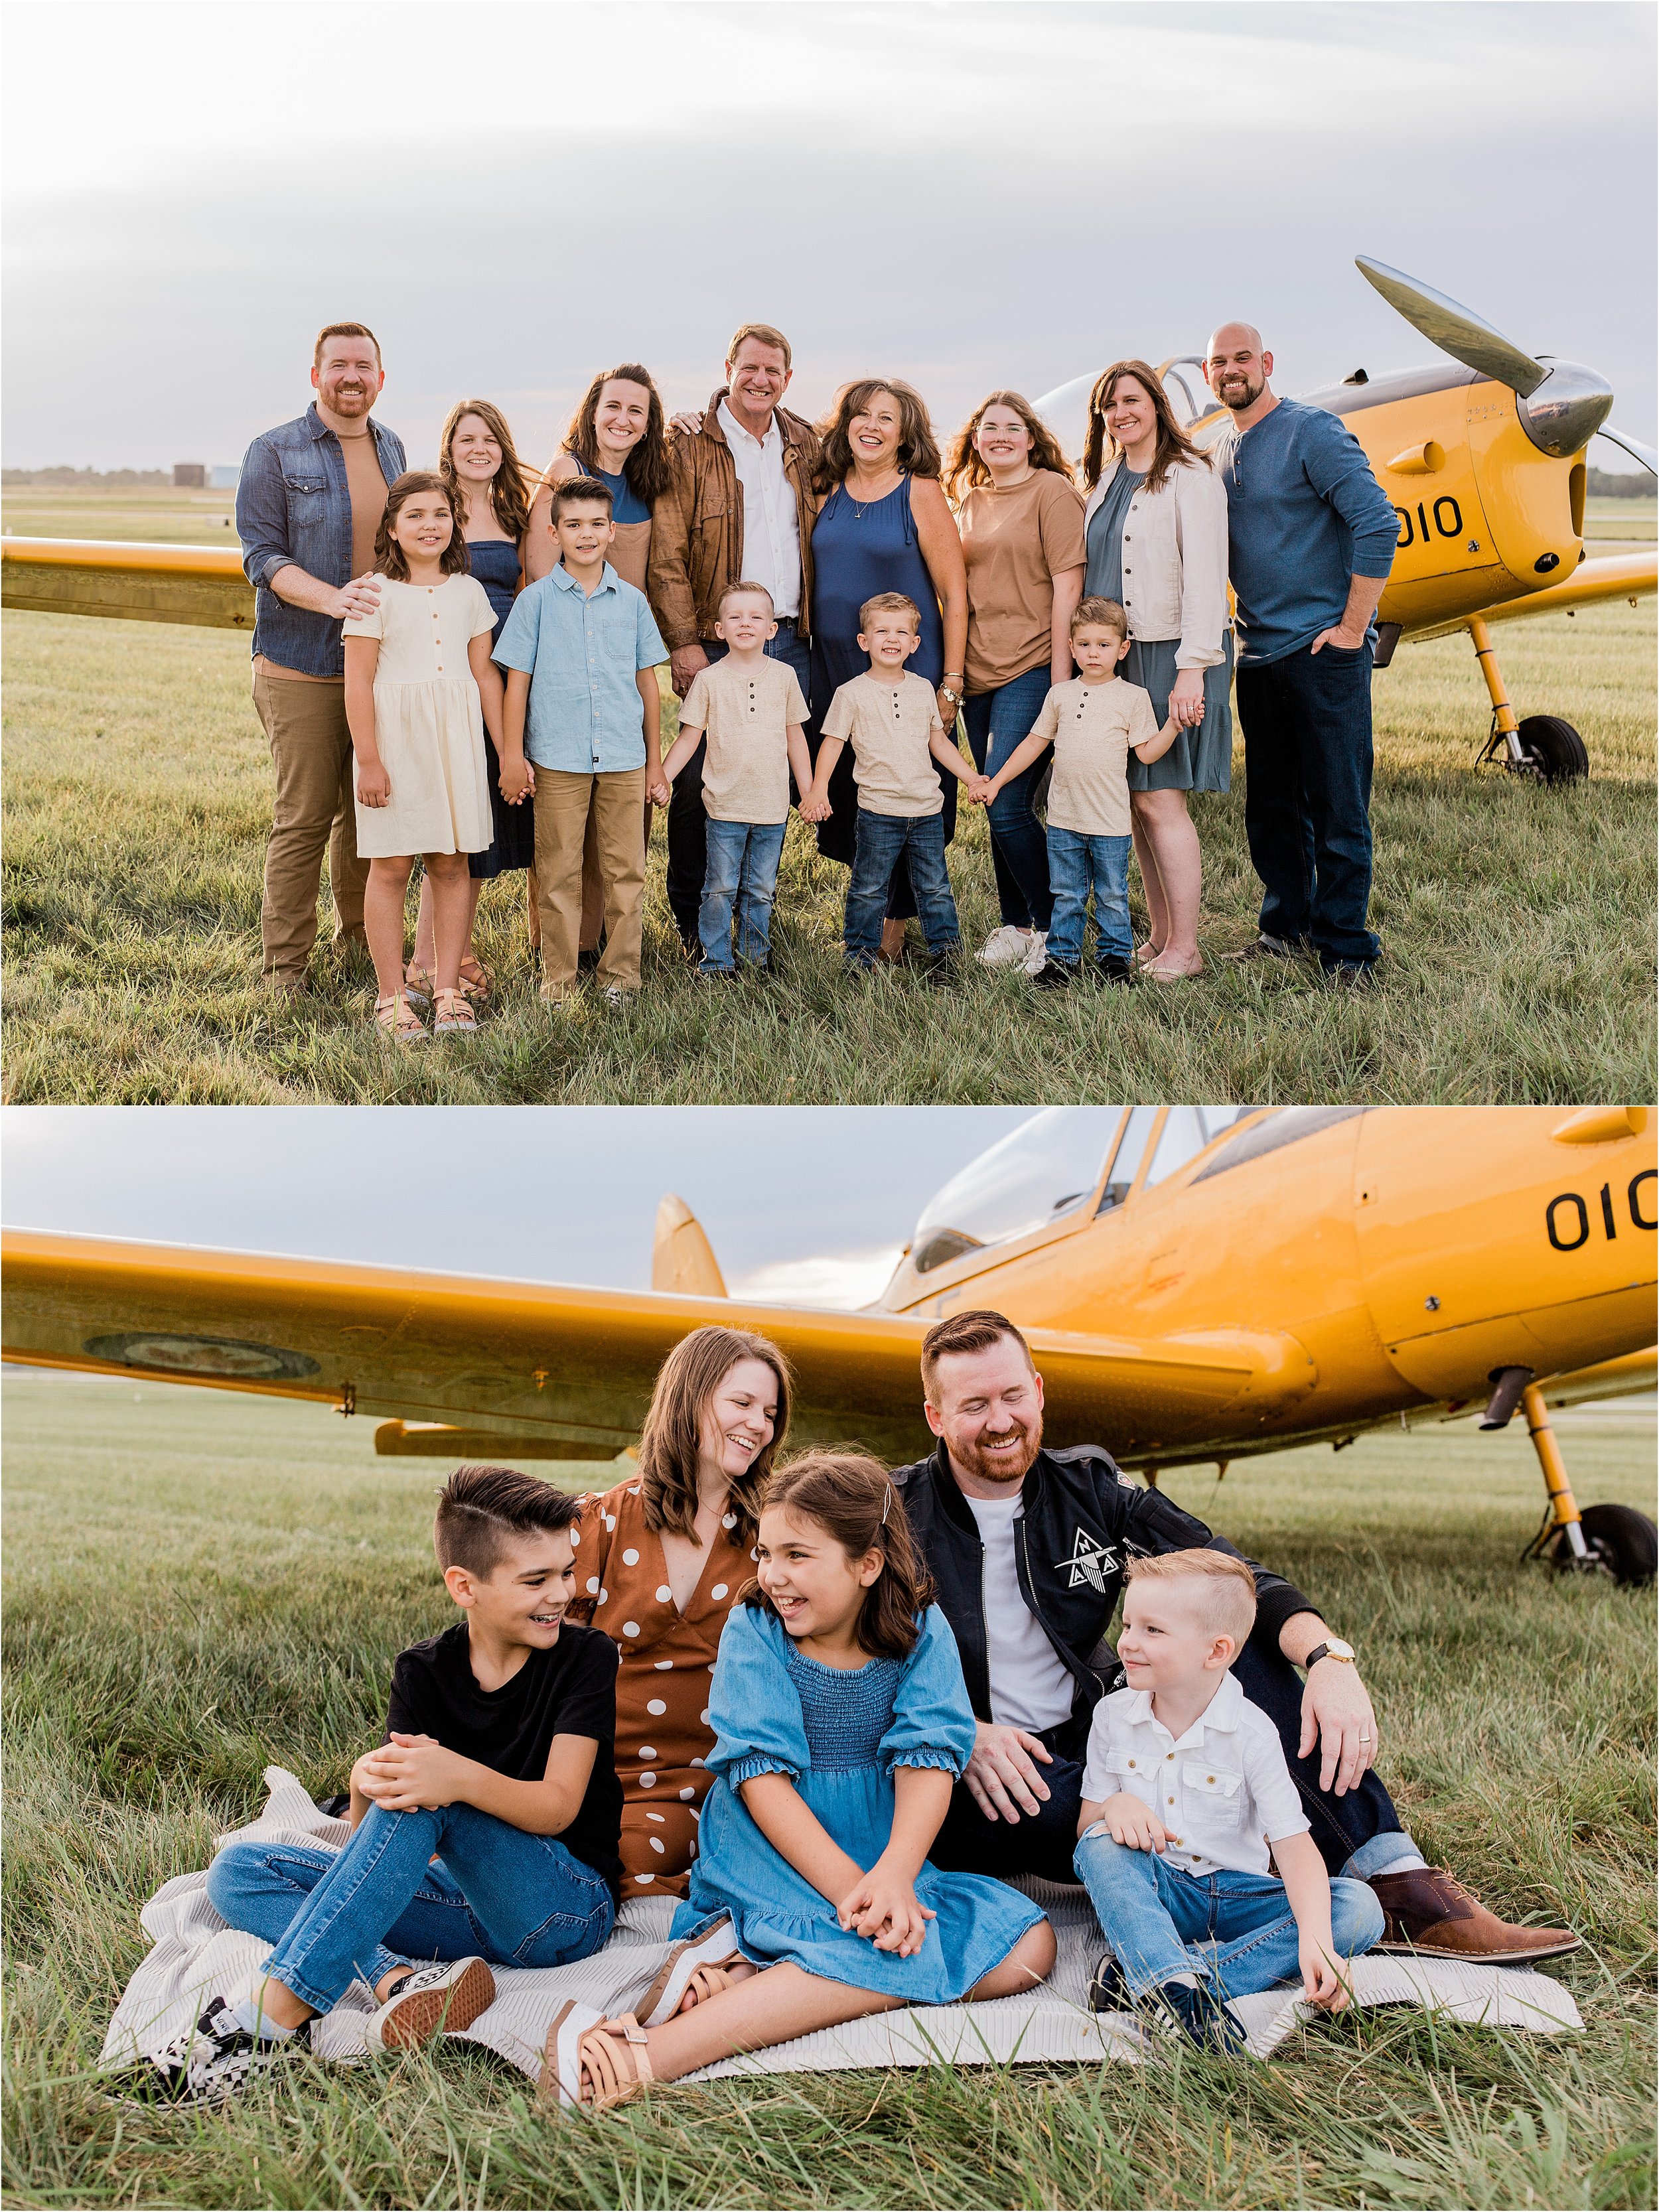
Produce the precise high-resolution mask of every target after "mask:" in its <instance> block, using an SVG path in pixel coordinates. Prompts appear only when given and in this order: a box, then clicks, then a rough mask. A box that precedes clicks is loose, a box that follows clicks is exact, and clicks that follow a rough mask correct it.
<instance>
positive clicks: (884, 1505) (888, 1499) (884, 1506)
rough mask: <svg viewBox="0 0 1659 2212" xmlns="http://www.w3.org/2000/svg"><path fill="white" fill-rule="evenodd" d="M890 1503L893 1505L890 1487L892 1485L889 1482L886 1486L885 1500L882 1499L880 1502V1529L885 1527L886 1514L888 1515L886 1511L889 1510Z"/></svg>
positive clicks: (891, 1487) (891, 1488)
mask: <svg viewBox="0 0 1659 2212" xmlns="http://www.w3.org/2000/svg"><path fill="white" fill-rule="evenodd" d="M892 1503H893V1486H892V1484H891V1483H889V1484H888V1486H887V1495H886V1497H885V1498H883V1499H882V1501H881V1525H882V1527H883V1528H885V1527H886V1526H887V1513H888V1509H889V1508H890V1505H891V1504H892Z"/></svg>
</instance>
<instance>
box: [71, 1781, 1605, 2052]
mask: <svg viewBox="0 0 1659 2212" xmlns="http://www.w3.org/2000/svg"><path fill="white" fill-rule="evenodd" d="M265 1781H266V1784H267V1785H268V1786H269V1788H270V1799H269V1801H268V1802H267V1803H266V1806H265V1809H264V1813H263V1814H261V1815H260V1817H259V1818H258V1820H255V1821H254V1822H252V1824H251V1826H247V1827H246V1828H239V1829H237V1830H235V1831H234V1838H249V1839H257V1840H258V1841H261V1842H280V1841H289V1842H293V1843H305V1844H332V1845H336V1846H337V1845H339V1844H343V1842H344V1841H345V1838H346V1827H345V1823H344V1822H343V1820H330V1819H329V1818H328V1817H327V1816H326V1814H323V1813H320V1812H319V1810H318V1808H317V1807H316V1806H315V1805H314V1804H313V1802H312V1801H311V1799H310V1797H309V1796H307V1793H306V1791H305V1790H304V1789H303V1788H302V1787H301V1784H300V1783H299V1782H297V1781H296V1780H295V1778H294V1776H293V1775H291V1774H289V1772H288V1771H286V1770H285V1769H284V1768H283V1767H280V1766H269V1767H267V1768H266V1769H265ZM221 1840H222V1841H223V1842H228V1841H231V1840H233V1838H232V1837H225V1838H221ZM205 1880H206V1877H205V1875H201V1874H185V1875H176V1876H175V1877H174V1878H173V1881H169V1882H167V1883H165V1884H164V1885H163V1886H162V1887H161V1888H160V1889H159V1890H157V1892H156V1893H155V1896H154V1897H152V1898H151V1899H150V1900H149V1904H148V1905H145V1907H144V1909H143V1912H142V1913H141V1914H140V1916H139V1918H140V1923H141V1925H142V1926H143V1929H144V1932H145V1934H146V1935H147V1936H150V1937H151V1938H152V1939H153V1942H154V1946H155V1948H153V1949H152V1950H151V1951H150V1953H149V1955H148V1957H147V1958H146V1959H145V1960H144V1961H143V1964H142V1966H140V1967H139V1968H138V1971H137V1973H136V1974H134V1976H133V1978H132V1979H131V1982H130V1983H129V1984H127V1988H126V1990H125V1994H124V1995H123V1996H122V1998H121V2002H120V2003H119V2004H118V2006H117V2007H116V2008H115V2017H114V2019H113V2020H112V2021H111V2022H110V2026H109V2033H108V2034H107V2035H106V2037H105V2039H104V2049H103V2054H102V2060H101V2063H102V2064H104V2065H105V2066H109V2067H114V2066H125V2065H131V2063H133V2061H134V2060H135V2059H136V2058H138V2057H153V2056H154V2055H155V2053H156V2052H157V2051H160V2050H161V2049H162V2048H163V2046H164V2045H167V2043H169V2042H170V2041H171V2040H172V2039H173V2037H174V2036H175V2035H178V2034H179V2033H182V2032H183V2030H184V2029H185V2028H186V2027H189V2026H190V2025H191V2022H192V2021H194V2020H195V2019H196V2018H197V2015H199V2014H200V2013H201V2012H202V2010H203V2009H204V2006H205V2005H206V2003H207V2002H208V2000H209V1999H210V1997H212V1996H221V1995H222V1996H232V1997H234V1996H240V1995H241V1994H242V1992H243V1990H245V1989H246V1985H247V1982H248V1978H249V1977H250V1976H251V1975H252V1973H253V1972H254V1971H255V1969H256V1968H257V1967H258V1966H259V1964H260V1962H261V1960H263V1959H264V1957H265V1955H266V1954H267V1951H268V1948H269V1946H268V1945H266V1944H265V1943H264V1942H261V1940H260V1939H259V1938H258V1936H245V1935H243V1934H241V1933H240V1931H239V1930H238V1929H234V1928H227V1927H226V1925H225V1923H224V1922H223V1921H222V1919H221V1918H220V1917H219V1916H218V1914H217V1913H216V1911H214V1909H213V1907H212V1905H210V1904H209V1902H208V1899H207V1893H206V1888H205V1886H204V1885H205ZM1022 1887H1025V1888H1028V1889H1029V1890H1030V1893H1031V1895H1032V1896H1033V1897H1034V1898H1035V1899H1036V1901H1037V1902H1038V1903H1039V1904H1040V1905H1042V1907H1043V1909H1044V1911H1047V1913H1048V1916H1049V1917H1050V1919H1051V1920H1052V1921H1053V1923H1054V1932H1055V1934H1056V1936H1058V1938H1059V1942H1060V1958H1059V1962H1058V1964H1057V1965H1056V1966H1055V1968H1054V1972H1053V1974H1052V1975H1051V1976H1050V1977H1049V1978H1048V1981H1047V1982H1046V1983H1045V1984H1043V1986H1042V1989H1040V1990H1036V1992H1034V1994H1033V1995H1031V1996H1018V1997H998V1998H995V1999H994V2000H993V2001H992V2002H989V2003H987V2004H975V2005H941V2006H938V2007H931V2008H917V2009H915V2010H913V2011H908V2012H890V2013H878V2014H877V2015H874V2016H873V2017H872V2018H871V2019H869V2020H861V2021H853V2022H851V2023H850V2024H849V2025H848V2026H847V2027H836V2028H826V2029H824V2030H823V2031H822V2032H821V2033H818V2034H817V2035H805V2036H802V2037H801V2038H800V2039H799V2041H797V2042H794V2043H784V2044H778V2045H774V2046H773V2047H772V2048H771V2049H770V2050H767V2051H758V2052H756V2053H753V2054H751V2055H750V2056H749V2057H744V2058H728V2059H725V2060H723V2061H722V2062H721V2063H720V2064H719V2065H718V2066H711V2067H709V2068H708V2069H706V2071H705V2072H703V2073H702V2074H696V2075H690V2077H689V2078H690V2080H692V2081H710V2080H713V2079H714V2078H715V2077H716V2076H718V2075H725V2074H743V2073H750V2074H786V2073H813V2072H827V2071H829V2070H831V2069H837V2068H842V2067H886V2066H925V2065H927V2064H929V2063H932V2062H933V2061H934V2060H939V2059H943V2060H953V2061H954V2062H955V2063H957V2064H958V2065H986V2064H1006V2063H1008V2062H1009V2061H1011V2060H1013V2061H1020V2062H1024V2063H1042V2062H1048V2063H1052V2062H1054V2061H1055V2060H1060V2059H1073V2060H1085V2061H1090V2060H1092V2061H1096V2062H1098V2061H1099V2060H1101V2059H1103V2058H1114V2059H1120V2060H1124V2061H1127V2062H1129V2063H1134V2062H1135V2061H1137V2060H1138V2059H1139V2057H1141V2056H1142V2048H1141V2041H1140V2033H1139V2028H1138V2027H1137V2026H1136V2024H1135V2022H1134V2021H1133V2019H1131V2018H1129V2017H1127V2015H1121V2014H1108V2015H1101V2016H1098V2017H1097V2015H1094V2014H1092V2013H1091V2012H1090V2011H1089V2010H1088V2008H1087V2006H1086V2004H1085V1995H1086V1992H1087V1990H1088V1986H1089V1977H1090V1974H1091V1971H1092V1969H1093V1965H1094V1960H1095V1958H1096V1956H1097V1954H1098V1952H1099V1950H1100V1948H1101V1938H1100V1930H1099V1929H1098V1928H1097V1925H1096V1923H1095V1917H1094V1914H1093V1912H1092V1911H1091V1910H1090V1906H1089V1901H1088V1899H1087V1897H1086V1896H1085V1893H1084V1892H1083V1891H1081V1890H1078V1889H1060V1888H1056V1887H1053V1886H1051V1885H1050V1884H1048V1883H1047V1882H1041V1881H1033V1882H1030V1883H1027V1884H1023V1885H1022ZM672 1913H673V1900H672V1899H670V1898H653V1899H648V1900H647V1899H637V1898H630V1899H629V1900H628V1902H627V1903H626V1904H624V1905H623V1909H622V1912H621V1914H620V1916H619V1917H618V1919H617V1928H616V1932H615V1933H614V1935H613V1936H611V1941H610V1942H608V1943H607V1944H606V1945H605V1948H604V1949H603V1950H602V1951H600V1952H598V1953H597V1954H595V1955H594V1956H593V1957H592V1958H591V1959H588V1960H584V1961H583V1963H582V1964H581V1965H580V1966H546V1967H540V1968H537V1969H534V1970H524V1971H520V1970H517V1969H513V1968H510V1967H501V1966H498V1967H496V1968H495V1988H496V1997H495V2003H494V2004H492V2005H491V2006H490V2008H489V2010H488V2011H487V2012H485V2013H483V2014H481V2015H480V2016H479V2017H478V2019H477V2021H474V2022H473V2024H472V2026H471V2027H470V2028H468V2029H467V2030H466V2032H465V2034H466V2040H467V2041H469V2042H471V2043H482V2044H485V2045H488V2046H489V2049H490V2050H492V2051H498V2052H499V2053H500V2055H501V2057H503V2058H506V2059H507V2060H509V2061H510V2062H511V2063H513V2065H514V2066H517V2067H519V2068H520V2069H522V2071H523V2072H525V2073H526V2074H528V2075H530V2076H531V2078H532V2081H533V2080H535V2079H536V2078H537V2077H538V2075H540V2072H541V2054H542V2042H543V2038H544V2034H545V2033H546V2027H547V2023H548V2021H549V2020H550V2018H551V2016H552V2015H553V2013H554V2011H555V2010H556V2008H557V2007H558V2006H559V2005H560V2004H561V2003H562V2002H563V2001H564V2000H565V1999H566V1998H567V1997H575V1998H577V1999H579V2000H580V2002H583V2003H585V2004H592V2005H597V2006H599V2008H601V2009H602V2010H604V2011H605V2012H617V2011H621V2010H623V2009H625V2008H627V2007H628V2006H629V2005H630V2004H631V2003H632V2002H634V2001H635V1999H636V1998H637V1997H638V1996H640V1994H641V1991H642V1990H644V1989H645V1987H646V1985H647V1983H648V1982H649V1981H650V1979H651V1978H652V1976H653V1974H654V1973H655V1972H656V1971H657V1969H658V1967H659V1966H660V1965H661V1964H662V1961H663V1959H664V1958H665V1955H666V1953H667V1949H668V1923H669V1921H670V1919H671V1917H672ZM1353 1988H1354V1997H1355V2000H1356V2002H1358V2003H1360V2004H1365V2005H1375V2004H1415V2005H1422V2006H1425V2007H1426V2008H1431V2009H1437V2010H1439V2011H1441V2012H1443V2013H1444V2014H1445V2015H1448V2016H1449V2018H1451V2019H1454V2020H1461V2021H1477V2022H1482V2023H1484V2024H1485V2025H1486V2026H1487V2027H1522V2028H1528V2029H1531V2030H1532V2031H1534V2033H1539V2034H1545V2035H1549V2034H1556V2033H1559V2032H1560V2031H1561V2030H1562V2029H1564V2028H1571V2027H1579V2026H1580V2025H1581V2022H1580V2020H1579V2016H1578V2008H1577V2005H1576V2004H1575V2003H1574V2002H1573V2000H1572V1995H1571V1991H1570V1990H1566V1989H1565V1988H1564V1987H1563V1986H1562V1985H1561V1984H1560V1983H1559V1982H1553V1981H1551V1980H1550V1979H1549V1978H1547V1976H1546V1975H1543V1974H1537V1973H1529V1972H1523V1971H1519V1970H1516V1969H1515V1968H1511V1967H1504V1966H1461V1965H1457V1964H1455V1963H1453V1962H1452V1961H1450V1960H1431V1959H1420V1960H1419V1959H1398V1958H1370V1959H1358V1960H1355V1961H1354V1968H1353ZM373 2007H374V2000H373V1997H372V1996H371V1995H370V1993H369V1991H368V1989H367V1988H366V1987H365V1986H364V1985H363V1984H362V1983H361V1982H358V1983H354V1984H353V1985H352V1987H351V1988H350V1989H349V1990H347V1991H346V1993H345V1995H344V1996H343V1997H342V1999H341V2000H340V2002H339V2003H338V2004H337V2005H336V2006H335V2008H334V2009H333V2011H332V2012H331V2013H330V2014H328V2015H327V2016H326V2017H325V2019H323V2020H321V2021H318V2022H317V2023H316V2024H315V2025H314V2027H313V2030H312V2048H313V2051H317V2052H318V2053H319V2055H321V2056H322V2057H327V2058H335V2059H340V2060H343V2061H348V2062H349V2061H350V2060H352V2059H354V2058H357V2057H361V2056H362V2052H363V2039H362V2031H363V2026H364V2023H365V2021H367V2020H368V2016H369V2014H370V2012H371V2011H372V2009H373ZM1235 2010H1236V2011H1237V2013H1238V2014H1239V2015H1240V2017H1241V2018H1242V2019H1243V2021H1244V2023H1245V2026H1246V2027H1247V2029H1248V2031H1249V2044H1250V2048H1251V2050H1252V2051H1254V2052H1255V2054H1256V2056H1257V2057H1261V2058H1265V2057H1267V2054H1268V2053H1269V2052H1270V2051H1272V2050H1273V2046H1274V2045H1276V2044H1278V2043H1279V2042H1280V2041H1281V2040H1282V2039H1283V2038H1284V2037H1285V2036H1286V2035H1287V2034H1288V2033H1290V2031H1291V2028H1292V2027H1294V2026H1295V2024H1296V2022H1297V2020H1298V2018H1305V2017H1307V2016H1308V2015H1307V2011H1306V2008H1304V2006H1302V2005H1301V2003H1300V2002H1299V2001H1298V1999H1297V1993H1296V1990H1295V1989H1294V1988H1286V1989H1282V1990H1268V1991H1267V1992H1266V1993H1265V1994H1264V1995H1262V1996H1255V1997H1245V1998H1243V1999H1241V2000H1240V2001H1239V2002H1238V2003H1237V2005H1236V2007H1235Z"/></svg>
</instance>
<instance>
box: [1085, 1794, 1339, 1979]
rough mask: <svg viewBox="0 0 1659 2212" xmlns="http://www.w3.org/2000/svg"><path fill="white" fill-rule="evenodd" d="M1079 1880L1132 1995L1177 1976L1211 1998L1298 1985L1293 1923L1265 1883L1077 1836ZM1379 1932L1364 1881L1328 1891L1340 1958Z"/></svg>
mask: <svg viewBox="0 0 1659 2212" xmlns="http://www.w3.org/2000/svg"><path fill="white" fill-rule="evenodd" d="M1073 1864H1074V1865H1075V1867H1076V1869H1077V1871H1078V1875H1079V1879H1080V1880H1081V1881H1083V1882H1085V1884H1086V1885H1087V1887H1088V1891H1089V1895H1090V1898H1091V1900H1092V1902H1093V1905H1094V1908H1095V1911H1096V1914H1097V1917H1098V1918H1099V1921H1100V1925H1101V1929H1102V1932H1103V1934H1104V1936H1105V1938H1106V1941H1107V1943H1108V1944H1109V1947H1110V1948H1111V1953H1112V1956H1113V1957H1114V1958H1115V1960H1117V1963H1118V1965H1119V1966H1121V1968H1122V1970H1123V1978H1124V1980H1125V1981H1126V1982H1127V1984H1128V1985H1129V1988H1130V1990H1131V1991H1132V1993H1133V1995H1134V1996H1143V1995H1144V1994H1145V1993H1146V1990H1149V1989H1152V1988H1154V1987H1156V1986H1157V1985H1158V1984H1159V1983H1161V1982H1167V1981H1170V1980H1172V1979H1173V1978H1174V1977H1175V1976H1176V1974H1191V1973H1197V1974H1200V1975H1203V1976H1204V1977H1205V1978H1206V1979H1207V1980H1208V1981H1209V1983H1210V1985H1211V1988H1212V1990H1213V1991H1214V1993H1215V1995H1216V1996H1218V1997H1222V1998H1224V1999H1225V1998H1227V1997H1248V1996H1254V1995H1255V1992H1256V1991H1257V1990H1271V1989H1274V1988H1276V1987H1277V1986H1278V1984H1279V1983H1280V1982H1292V1981H1297V1980H1299V1979H1300V1978H1301V1973H1302V1968H1301V1966H1300V1964H1299V1962H1298V1960H1297V1929H1296V1916H1295V1914H1294V1913H1293V1912H1292V1911H1291V1901H1290V1899H1289V1898H1288V1897H1287V1896H1286V1895H1285V1885H1284V1883H1283V1882H1282V1881H1274V1880H1273V1876H1272V1875H1268V1874H1237V1873H1235V1872H1233V1871H1232V1869H1231V1868H1225V1867H1224V1868H1222V1869H1219V1870H1218V1872H1217V1873H1215V1874H1187V1873H1184V1872H1183V1871H1182V1869H1180V1868H1179V1867H1172V1866H1167V1865H1166V1864H1165V1863H1164V1860H1163V1859H1162V1858H1161V1857H1159V1855H1158V1852H1156V1851H1136V1850H1129V1849H1128V1848H1127V1845H1125V1844H1115V1843H1114V1842H1113V1841H1112V1838H1110V1837H1109V1836H1097V1835H1090V1836H1085V1837H1084V1838H1083V1840H1082V1841H1081V1842H1080V1843H1079V1845H1078V1847H1077V1856H1076V1857H1075V1859H1074V1860H1073ZM1382 1933H1383V1907H1382V1906H1381V1905H1379V1904H1378V1903H1377V1901H1376V1892H1375V1891H1374V1890H1372V1889H1370V1887H1368V1886H1367V1885H1366V1884H1365V1883H1364V1882H1363V1881H1341V1880H1340V1879H1339V1880H1336V1881H1333V1882H1332V1884H1331V1934H1332V1936H1334V1939H1335V1940H1334V1946H1333V1948H1334V1951H1335V1954H1336V1956H1337V1957H1338V1958H1339V1959H1353V1958H1358V1955H1359V1954H1360V1953H1361V1952H1362V1951H1369V1950H1370V1948H1371V1946H1372V1944H1373V1943H1375V1942H1376V1940H1377V1938H1378V1936H1381V1935H1382Z"/></svg>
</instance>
